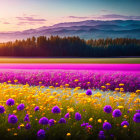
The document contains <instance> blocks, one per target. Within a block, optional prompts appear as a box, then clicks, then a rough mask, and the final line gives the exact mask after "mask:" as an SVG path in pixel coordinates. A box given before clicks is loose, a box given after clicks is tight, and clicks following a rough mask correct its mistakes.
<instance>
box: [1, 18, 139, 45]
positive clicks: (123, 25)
mask: <svg viewBox="0 0 140 140" xmlns="http://www.w3.org/2000/svg"><path fill="white" fill-rule="evenodd" d="M56 35H59V36H60V37H68V36H78V37H80V38H81V39H86V40H88V39H99V38H103V39H106V38H136V39H140V21H139V20H111V21H101V20H86V21H80V22H65V23H58V24H55V25H53V26H43V27H40V28H37V29H29V30H24V31H15V32H0V42H7V41H14V40H16V39H26V38H29V37H32V36H35V37H38V36H47V37H50V36H56Z"/></svg>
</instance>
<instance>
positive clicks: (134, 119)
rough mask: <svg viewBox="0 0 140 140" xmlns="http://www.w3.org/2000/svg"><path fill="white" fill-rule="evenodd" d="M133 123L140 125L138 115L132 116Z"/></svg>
mask: <svg viewBox="0 0 140 140" xmlns="http://www.w3.org/2000/svg"><path fill="white" fill-rule="evenodd" d="M133 121H134V122H136V123H140V113H136V114H134V117H133Z"/></svg>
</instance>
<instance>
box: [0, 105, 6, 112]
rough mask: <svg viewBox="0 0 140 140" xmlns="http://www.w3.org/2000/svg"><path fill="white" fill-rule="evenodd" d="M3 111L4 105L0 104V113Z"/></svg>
mask: <svg viewBox="0 0 140 140" xmlns="http://www.w3.org/2000/svg"><path fill="white" fill-rule="evenodd" d="M4 111H5V108H4V106H1V105H0V113H1V114H2V113H4Z"/></svg>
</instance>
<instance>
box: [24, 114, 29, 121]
mask: <svg viewBox="0 0 140 140" xmlns="http://www.w3.org/2000/svg"><path fill="white" fill-rule="evenodd" d="M24 121H25V122H29V121H30V119H29V115H28V114H26V116H25V118H24Z"/></svg>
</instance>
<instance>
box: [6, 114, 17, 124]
mask: <svg viewBox="0 0 140 140" xmlns="http://www.w3.org/2000/svg"><path fill="white" fill-rule="evenodd" d="M17 121H18V118H17V116H16V115H10V116H9V117H8V123H11V124H15V123H17Z"/></svg>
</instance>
